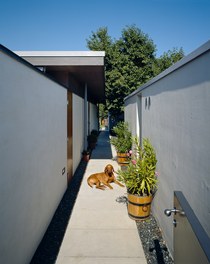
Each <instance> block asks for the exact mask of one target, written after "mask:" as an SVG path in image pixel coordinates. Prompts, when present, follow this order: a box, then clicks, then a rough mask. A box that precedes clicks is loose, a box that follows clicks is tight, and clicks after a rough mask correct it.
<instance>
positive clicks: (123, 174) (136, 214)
mask: <svg viewBox="0 0 210 264" xmlns="http://www.w3.org/2000/svg"><path fill="white" fill-rule="evenodd" d="M133 143H134V147H133V153H132V156H131V160H130V162H129V165H128V166H127V168H126V170H118V177H117V178H118V180H119V181H121V182H123V183H124V184H125V185H126V187H127V192H128V194H127V195H128V214H129V216H130V217H131V218H132V219H135V220H142V219H143V220H144V219H146V218H147V217H149V215H150V209H151V202H152V199H153V197H154V194H155V192H156V190H157V175H158V174H157V172H156V163H157V159H156V153H155V150H154V148H153V146H152V145H151V143H150V141H149V139H147V138H144V139H143V146H142V147H141V146H140V144H139V141H138V139H137V137H136V138H135V139H134V142H133Z"/></svg>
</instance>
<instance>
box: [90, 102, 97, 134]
mask: <svg viewBox="0 0 210 264" xmlns="http://www.w3.org/2000/svg"><path fill="white" fill-rule="evenodd" d="M89 107H90V116H89V122H90V132H91V131H92V130H93V129H94V130H98V127H99V123H98V122H99V121H98V109H97V105H94V104H92V103H89Z"/></svg>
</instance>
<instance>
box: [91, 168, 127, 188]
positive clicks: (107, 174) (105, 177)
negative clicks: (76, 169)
mask: <svg viewBox="0 0 210 264" xmlns="http://www.w3.org/2000/svg"><path fill="white" fill-rule="evenodd" d="M111 182H114V183H116V184H118V185H119V186H121V187H124V185H122V184H121V183H120V182H118V181H117V180H116V178H115V176H114V168H113V166H112V165H111V164H108V165H106V167H105V169H104V172H100V173H95V174H92V175H90V176H89V177H88V179H87V183H88V185H89V186H90V187H91V188H92V187H93V185H96V188H98V189H101V190H104V189H105V186H107V187H109V188H110V189H113V187H112V186H111V185H110V183H111ZM101 184H102V185H101Z"/></svg>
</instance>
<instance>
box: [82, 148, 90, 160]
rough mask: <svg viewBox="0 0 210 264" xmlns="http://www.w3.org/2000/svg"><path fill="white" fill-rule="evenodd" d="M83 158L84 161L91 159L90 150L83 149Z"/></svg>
mask: <svg viewBox="0 0 210 264" xmlns="http://www.w3.org/2000/svg"><path fill="white" fill-rule="evenodd" d="M82 159H83V160H84V161H89V159H90V151H89V150H83V151H82Z"/></svg>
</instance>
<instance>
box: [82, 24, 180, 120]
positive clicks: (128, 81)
mask: <svg viewBox="0 0 210 264" xmlns="http://www.w3.org/2000/svg"><path fill="white" fill-rule="evenodd" d="M87 46H88V48H89V49H90V50H104V51H105V53H106V56H105V78H106V83H105V92H106V106H105V111H107V110H108V111H109V112H110V113H111V115H113V116H118V115H120V114H121V113H122V112H123V109H124V98H125V97H126V96H127V95H129V94H130V93H132V92H133V91H135V90H136V89H137V88H138V87H139V86H141V85H143V84H144V83H145V82H147V81H148V80H149V79H151V78H152V77H154V76H155V75H157V74H159V73H160V72H161V71H163V70H165V69H166V68H168V67H169V66H171V65H172V64H173V63H175V62H176V61H177V60H179V59H180V58H182V57H183V50H182V49H180V50H179V51H178V50H177V49H173V50H172V51H168V52H167V53H164V54H163V55H162V56H161V57H160V58H158V59H157V58H156V57H155V51H156V46H155V44H154V43H153V41H152V40H151V39H150V38H149V36H148V35H147V34H145V33H143V32H142V31H141V30H140V29H139V28H137V27H136V26H135V25H131V26H127V27H125V28H124V29H123V30H122V34H121V37H120V38H119V39H118V40H116V39H115V40H113V39H112V38H111V37H110V36H109V34H108V29H107V27H101V28H99V29H98V31H97V32H92V35H91V36H90V37H89V39H87Z"/></svg>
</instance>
